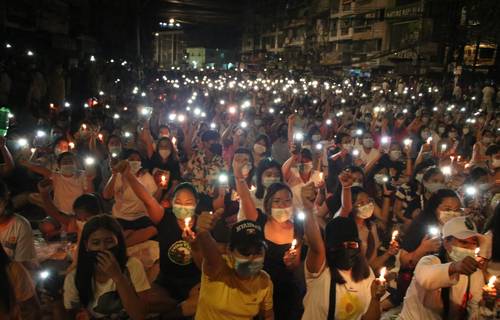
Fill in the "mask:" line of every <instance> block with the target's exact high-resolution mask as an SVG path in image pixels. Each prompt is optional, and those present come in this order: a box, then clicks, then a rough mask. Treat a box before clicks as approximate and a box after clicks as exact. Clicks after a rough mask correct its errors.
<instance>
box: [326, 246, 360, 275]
mask: <svg viewBox="0 0 500 320" xmlns="http://www.w3.org/2000/svg"><path fill="white" fill-rule="evenodd" d="M359 254H360V250H359V249H339V250H335V251H332V252H327V254H326V259H327V262H328V266H329V267H330V268H332V267H333V268H337V269H340V270H349V269H351V268H352V267H353V266H354V264H355V263H356V262H357V261H358V256H359Z"/></svg>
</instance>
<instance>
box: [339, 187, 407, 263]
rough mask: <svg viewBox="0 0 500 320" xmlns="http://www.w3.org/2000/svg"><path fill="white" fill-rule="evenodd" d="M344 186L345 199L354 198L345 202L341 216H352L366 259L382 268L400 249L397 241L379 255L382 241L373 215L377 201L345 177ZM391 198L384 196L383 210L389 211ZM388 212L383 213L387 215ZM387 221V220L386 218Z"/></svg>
mask: <svg viewBox="0 0 500 320" xmlns="http://www.w3.org/2000/svg"><path fill="white" fill-rule="evenodd" d="M340 181H341V182H342V186H343V191H342V192H343V193H344V195H343V197H344V199H352V200H351V203H344V202H343V206H342V210H341V211H340V216H342V217H348V216H350V215H351V216H352V218H353V219H354V221H355V222H356V226H357V228H358V234H359V238H360V240H361V252H362V253H363V254H364V256H365V257H366V260H367V261H368V263H369V264H370V266H371V267H372V268H373V269H374V270H379V269H380V268H382V267H383V266H384V265H385V263H386V262H387V260H388V259H389V258H391V257H392V256H394V255H396V254H397V253H398V251H399V245H398V244H397V242H395V241H394V242H392V243H391V247H390V248H389V250H387V251H386V252H385V253H384V254H383V255H381V256H378V255H377V250H378V249H377V248H379V247H380V245H381V242H380V238H379V236H378V231H377V226H376V225H375V223H374V220H373V219H372V217H374V212H375V208H376V204H375V202H374V201H373V200H372V199H370V197H369V196H368V193H367V192H366V191H365V190H364V189H363V188H361V187H350V186H349V183H348V182H346V179H345V177H342V178H341V180H340ZM389 205H390V200H389V199H388V198H387V197H385V198H384V206H383V209H382V211H388V210H389ZM385 215H387V214H382V216H385ZM384 222H386V220H384Z"/></svg>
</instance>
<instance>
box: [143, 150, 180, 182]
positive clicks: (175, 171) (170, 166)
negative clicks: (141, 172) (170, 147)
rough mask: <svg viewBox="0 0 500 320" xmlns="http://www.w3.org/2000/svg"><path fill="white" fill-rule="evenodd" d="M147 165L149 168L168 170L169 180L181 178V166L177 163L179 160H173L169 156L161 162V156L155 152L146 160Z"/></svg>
mask: <svg viewBox="0 0 500 320" xmlns="http://www.w3.org/2000/svg"><path fill="white" fill-rule="evenodd" d="M147 167H148V169H150V170H153V169H154V168H158V169H160V170H165V171H169V172H170V181H172V180H177V181H179V180H181V167H180V165H179V161H175V160H173V159H172V158H171V157H169V158H168V160H167V161H166V162H163V160H162V158H161V157H160V156H159V155H158V153H156V152H155V153H153V155H152V156H151V159H149V160H148V161H147Z"/></svg>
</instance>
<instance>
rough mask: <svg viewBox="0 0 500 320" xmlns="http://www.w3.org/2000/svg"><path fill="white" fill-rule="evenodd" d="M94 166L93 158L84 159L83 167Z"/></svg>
mask: <svg viewBox="0 0 500 320" xmlns="http://www.w3.org/2000/svg"><path fill="white" fill-rule="evenodd" d="M94 164H95V159H94V158H93V157H87V158H85V165H86V166H93V165H94Z"/></svg>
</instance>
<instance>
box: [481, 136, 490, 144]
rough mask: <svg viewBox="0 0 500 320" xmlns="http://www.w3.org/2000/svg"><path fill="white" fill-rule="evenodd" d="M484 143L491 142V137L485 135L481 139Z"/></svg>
mask: <svg viewBox="0 0 500 320" xmlns="http://www.w3.org/2000/svg"><path fill="white" fill-rule="evenodd" d="M481 141H482V142H483V143H484V144H490V143H491V138H490V137H483V139H482V140H481Z"/></svg>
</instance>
